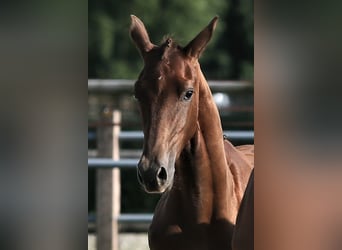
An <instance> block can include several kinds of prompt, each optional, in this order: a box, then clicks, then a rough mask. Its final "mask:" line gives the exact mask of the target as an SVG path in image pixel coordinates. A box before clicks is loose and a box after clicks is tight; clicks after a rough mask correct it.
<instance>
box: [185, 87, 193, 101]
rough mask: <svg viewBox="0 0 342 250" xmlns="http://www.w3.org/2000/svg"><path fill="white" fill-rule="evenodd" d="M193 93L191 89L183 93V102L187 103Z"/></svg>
mask: <svg viewBox="0 0 342 250" xmlns="http://www.w3.org/2000/svg"><path fill="white" fill-rule="evenodd" d="M193 93H194V91H193V90H192V89H190V90H187V91H186V92H185V95H184V97H183V99H184V101H189V100H190V99H191V97H192V94H193Z"/></svg>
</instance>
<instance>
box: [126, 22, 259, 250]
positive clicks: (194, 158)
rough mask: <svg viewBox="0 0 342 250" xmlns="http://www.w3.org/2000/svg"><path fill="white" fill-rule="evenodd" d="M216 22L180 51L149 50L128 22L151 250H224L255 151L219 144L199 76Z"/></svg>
mask: <svg viewBox="0 0 342 250" xmlns="http://www.w3.org/2000/svg"><path fill="white" fill-rule="evenodd" d="M217 19H218V18H217V17H215V18H214V19H213V20H212V21H211V22H210V23H209V25H208V26H207V27H206V28H204V29H203V30H202V31H201V32H200V33H199V34H198V35H197V36H196V37H195V38H194V39H193V40H192V41H191V42H190V43H189V44H188V45H187V46H185V47H181V46H179V45H177V43H175V42H174V41H173V40H172V39H171V38H170V37H169V38H167V39H165V41H164V42H163V43H162V44H161V45H159V46H157V45H155V44H153V43H152V42H151V41H150V39H149V35H148V33H147V31H146V29H145V26H144V24H143V23H142V21H141V20H140V19H138V18H137V17H135V16H133V15H132V16H131V28H130V35H131V38H132V40H133V42H134V43H135V45H136V47H137V48H138V50H139V52H140V54H141V56H142V58H143V60H144V68H143V70H142V72H141V73H140V75H139V78H138V80H137V81H136V83H135V87H134V92H135V97H136V99H137V100H138V103H139V107H140V111H141V115H142V120H143V132H144V145H143V153H142V156H141V158H140V161H139V163H138V179H139V182H140V183H141V185H142V186H143V187H144V189H145V190H146V191H147V192H150V193H163V195H162V196H161V198H160V200H159V203H158V205H157V207H156V209H155V213H154V217H153V221H152V224H151V226H150V229H149V246H150V248H151V249H152V250H161V249H162V250H168V249H170V250H182V249H184V250H192V249H194V250H208V249H211V250H221V249H224V250H227V249H231V240H232V234H233V228H234V224H235V220H236V216H237V212H238V209H239V206H240V202H241V199H242V196H243V193H244V190H245V188H246V185H247V181H248V178H249V175H250V173H251V169H252V168H253V155H254V147H253V146H251V145H250V146H248V145H246V146H241V147H238V148H236V147H234V146H233V145H232V144H231V143H230V142H229V141H227V140H224V139H223V132H222V128H221V121H220V116H219V113H218V110H217V107H216V105H215V102H214V101H213V98H212V94H211V91H210V89H209V86H208V84H207V82H206V80H205V78H204V76H203V73H202V71H201V69H200V65H199V62H198V59H199V57H200V55H201V53H202V52H203V50H204V49H205V47H206V45H207V43H208V42H209V40H210V38H211V37H212V34H213V31H214V29H215V26H216V23H217Z"/></svg>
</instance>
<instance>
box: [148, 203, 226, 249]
mask: <svg viewBox="0 0 342 250" xmlns="http://www.w3.org/2000/svg"><path fill="white" fill-rule="evenodd" d="M167 201H169V202H167ZM168 203H170V199H167V198H164V199H163V198H162V199H161V201H160V203H159V204H158V206H157V208H156V211H155V214H154V218H153V221H152V224H151V227H150V230H149V245H150V248H151V250H175V249H177V250H192V249H194V250H221V249H222V250H223V249H224V250H229V249H231V248H230V241H231V237H230V235H231V231H232V225H231V224H229V223H225V222H222V221H215V222H210V219H209V220H208V221H207V222H202V223H201V222H199V221H198V216H196V215H195V212H194V211H192V212H193V213H191V211H190V210H186V209H180V208H182V206H181V205H179V204H178V205H175V203H176V202H173V203H172V204H168ZM197 214H199V213H198V211H197Z"/></svg>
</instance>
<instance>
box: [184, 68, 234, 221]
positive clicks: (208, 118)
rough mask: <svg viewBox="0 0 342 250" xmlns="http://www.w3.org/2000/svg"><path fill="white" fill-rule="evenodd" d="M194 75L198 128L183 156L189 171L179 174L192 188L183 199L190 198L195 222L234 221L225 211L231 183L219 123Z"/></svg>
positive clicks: (207, 91) (203, 84)
mask: <svg viewBox="0 0 342 250" xmlns="http://www.w3.org/2000/svg"><path fill="white" fill-rule="evenodd" d="M198 75H199V81H200V86H199V113H198V127H197V132H196V133H195V135H194V137H193V138H192V139H191V141H190V142H189V145H188V147H187V148H186V149H185V151H186V153H184V154H185V155H189V152H191V153H190V155H191V156H190V157H191V161H190V162H191V168H186V169H183V170H182V171H183V173H182V174H183V175H187V176H188V177H187V178H186V179H187V180H186V181H187V182H190V183H191V184H190V185H192V186H191V187H190V188H189V186H187V190H188V193H186V194H185V197H183V198H185V199H189V197H190V200H191V199H192V200H193V201H195V203H196V204H194V205H195V208H196V209H197V210H198V211H197V214H196V216H197V218H196V219H197V220H198V221H199V222H210V221H212V220H215V219H216V220H220V219H229V220H230V221H234V220H235V218H234V216H232V214H233V213H231V209H230V207H229V206H230V202H231V201H230V197H232V196H233V179H232V176H231V174H230V172H229V168H228V165H227V162H226V157H225V151H224V144H223V143H224V142H223V134H222V133H223V132H222V127H221V120H220V116H219V113H218V110H217V107H216V104H215V103H214V101H213V98H212V95H211V91H210V89H209V86H208V84H207V82H206V80H205V78H204V76H203V74H202V72H201V70H200V69H199V72H198ZM186 162H189V159H185V160H184V164H186ZM189 176H190V177H189ZM183 179H185V178H183ZM189 180H190V181H189ZM183 182H185V181H183ZM183 184H184V183H183ZM187 185H189V184H187ZM183 186H184V185H183ZM185 199H184V200H185ZM185 202H188V201H186V200H185Z"/></svg>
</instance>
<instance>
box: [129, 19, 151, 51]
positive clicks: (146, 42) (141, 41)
mask: <svg viewBox="0 0 342 250" xmlns="http://www.w3.org/2000/svg"><path fill="white" fill-rule="evenodd" d="M130 35H131V38H132V40H133V42H134V43H135V46H137V48H138V49H139V51H140V53H141V54H142V56H143V57H144V55H145V54H146V53H147V52H149V51H150V50H151V49H152V48H153V47H154V46H155V45H154V44H153V43H151V41H150V38H149V36H148V33H147V30H146V28H145V25H144V23H143V22H142V21H141V20H140V19H139V18H137V17H136V16H134V15H131V28H130Z"/></svg>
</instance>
